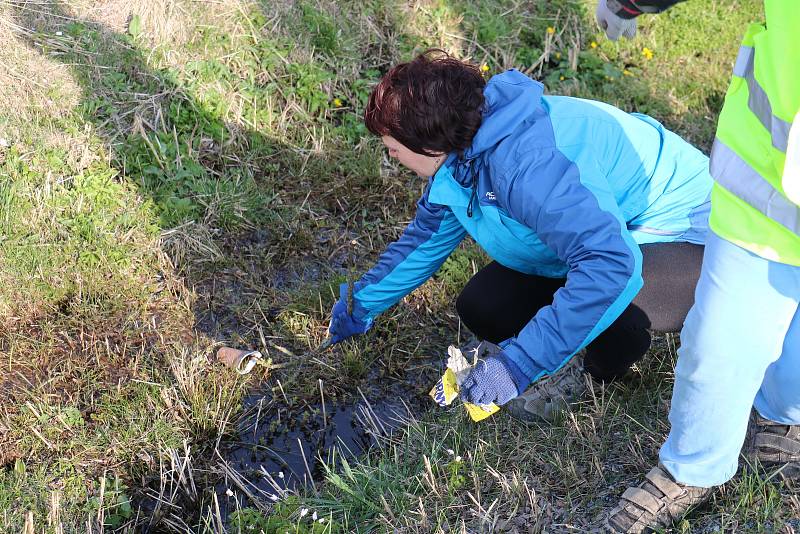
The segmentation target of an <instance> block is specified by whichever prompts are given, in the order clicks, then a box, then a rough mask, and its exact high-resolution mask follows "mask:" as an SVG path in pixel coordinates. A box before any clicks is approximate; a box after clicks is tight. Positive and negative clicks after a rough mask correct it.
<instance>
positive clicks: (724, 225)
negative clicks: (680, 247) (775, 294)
mask: <svg viewBox="0 0 800 534" xmlns="http://www.w3.org/2000/svg"><path fill="white" fill-rule="evenodd" d="M764 11H765V14H766V24H752V25H751V26H750V27H749V28H748V30H747V33H746V34H745V37H744V40H743V41H742V46H741V48H740V49H739V56H738V57H737V59H736V64H735V66H734V69H733V78H732V80H731V84H730V87H729V88H728V92H727V94H726V95H725V105H724V106H723V108H722V112H721V113H720V117H719V124H718V126H717V136H716V139H715V140H714V147H713V149H712V151H711V163H710V166H711V175H712V176H713V177H714V181H715V183H714V187H713V189H712V193H711V219H710V222H709V224H710V226H711V229H712V230H713V231H714V232H715V233H716V234H718V235H719V236H721V237H723V238H724V239H727V240H728V241H730V242H732V243H735V244H737V245H739V246H741V247H743V248H745V249H747V250H750V251H751V252H754V253H755V254H758V255H760V256H762V257H764V258H767V259H769V260H773V261H778V262H781V263H788V264H791V265H800V120H798V116H799V115H800V113H799V112H800V0H766V1H765V3H764Z"/></svg>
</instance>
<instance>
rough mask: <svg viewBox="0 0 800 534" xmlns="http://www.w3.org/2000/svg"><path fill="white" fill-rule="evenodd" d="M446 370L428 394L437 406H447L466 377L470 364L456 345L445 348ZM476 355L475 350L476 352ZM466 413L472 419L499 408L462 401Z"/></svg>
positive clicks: (480, 417)
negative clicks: (446, 356) (446, 355)
mask: <svg viewBox="0 0 800 534" xmlns="http://www.w3.org/2000/svg"><path fill="white" fill-rule="evenodd" d="M447 354H448V358H447V370H445V372H444V375H443V376H442V378H440V379H439V381H438V382H437V383H436V385H435V386H433V389H431V392H430V395H431V397H432V398H433V400H434V401H435V402H436V404H438V405H439V406H449V405H450V404H452V402H453V401H454V400H455V399H456V397H458V388H459V386H460V385H461V382H463V381H464V379H465V378H467V375H468V374H469V371H470V369H472V366H471V365H470V364H469V362H468V361H467V359H466V358H465V357H464V355H463V354H462V353H461V350H460V349H459V348H458V347H454V346H452V345H451V346H450V347H448V348H447ZM476 355H477V352H476ZM464 407H465V408H466V409H467V413H468V414H469V416H470V418H471V419H472V420H473V421H476V422H477V421H481V420H482V419H486V418H487V417H489V416H490V415H492V414H493V413H495V412H497V411H499V410H500V407H499V406H497V405H496V404H494V403H492V404H480V405H479V404H471V403H469V402H465V403H464Z"/></svg>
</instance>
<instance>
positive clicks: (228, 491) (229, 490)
mask: <svg viewBox="0 0 800 534" xmlns="http://www.w3.org/2000/svg"><path fill="white" fill-rule="evenodd" d="M225 495H227V496H228V497H233V492H232V491H231V489H230V488H228V489H226V490H225Z"/></svg>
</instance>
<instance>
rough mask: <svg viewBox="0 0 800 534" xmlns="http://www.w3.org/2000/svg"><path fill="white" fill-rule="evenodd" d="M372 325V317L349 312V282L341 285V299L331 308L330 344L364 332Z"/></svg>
mask: <svg viewBox="0 0 800 534" xmlns="http://www.w3.org/2000/svg"><path fill="white" fill-rule="evenodd" d="M371 326H372V319H367V320H362V319H359V318H357V317H355V310H353V314H352V315H351V314H349V313H347V284H342V285H341V286H339V300H337V301H336V304H334V305H333V310H331V324H330V326H329V327H328V332H329V334H330V344H334V343H338V342H340V341H343V340H345V339H347V338H349V337H351V336H354V335H356V334H363V333H364V332H366V331H367V330H369V329H370V327H371Z"/></svg>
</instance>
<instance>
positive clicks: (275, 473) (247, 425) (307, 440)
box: [216, 381, 432, 517]
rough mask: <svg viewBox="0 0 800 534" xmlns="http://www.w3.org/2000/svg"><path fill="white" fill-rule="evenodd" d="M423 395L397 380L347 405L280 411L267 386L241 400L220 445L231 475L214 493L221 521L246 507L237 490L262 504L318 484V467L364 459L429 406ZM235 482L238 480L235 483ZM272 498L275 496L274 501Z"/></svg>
mask: <svg viewBox="0 0 800 534" xmlns="http://www.w3.org/2000/svg"><path fill="white" fill-rule="evenodd" d="M429 401H430V399H425V398H424V390H421V389H420V388H418V387H414V386H412V385H410V384H409V383H407V382H404V381H397V382H396V383H394V384H392V385H391V386H390V387H389V388H388V389H383V390H381V389H379V388H374V389H372V390H368V391H364V392H362V391H360V390H359V393H358V395H357V400H355V399H354V400H353V401H352V402H349V403H338V404H329V403H327V402H326V405H325V409H324V410H323V408H322V404H321V403H320V404H306V405H302V406H298V407H287V405H286V403H285V402H284V400H283V399H282V398H281V397H277V398H276V397H274V393H273V391H272V389H270V388H264V389H262V390H256V391H254V392H253V393H252V394H251V395H249V396H248V397H247V398H246V399H245V401H244V410H243V415H242V417H240V419H239V422H238V429H237V430H238V431H237V435H236V436H235V439H231V440H229V441H227V442H223V443H221V444H220V453H221V455H222V457H223V458H224V460H225V462H226V463H227V468H228V469H230V470H233V471H234V472H235V474H236V476H235V477H231V476H226V477H225V479H224V480H222V481H221V482H220V483H219V484H218V485H217V487H216V493H217V497H218V500H219V503H220V507H221V509H222V513H223V517H225V515H226V514H229V513H230V512H232V511H234V510H236V509H237V508H240V507H245V506H248V505H250V504H251V503H250V499H249V497H248V496H247V495H246V492H245V491H243V490H242V488H241V485H242V484H241V480H246V481H247V483H246V484H245V486H246V487H247V490H248V491H249V492H250V493H251V494H254V495H256V496H257V497H258V498H260V499H261V500H263V501H266V502H269V501H270V500H272V499H274V498H275V497H277V496H279V495H281V494H282V493H283V490H290V491H291V490H297V489H301V488H303V487H308V486H311V485H312V480H313V481H314V483H318V482H320V481H322V480H323V479H324V476H325V468H324V464H327V465H329V466H333V467H334V468H335V467H336V466H337V465H338V461H337V460H336V459H337V458H343V457H344V458H348V459H352V458H354V457H357V456H359V455H360V454H363V453H364V452H365V451H366V450H367V449H369V447H370V446H372V445H374V444H375V443H376V441H378V440H380V439H382V437H385V436H388V435H390V434H391V433H392V431H393V430H394V429H395V428H397V426H398V425H401V424H402V423H403V421H404V420H407V419H408V414H409V411H410V412H411V413H413V414H415V415H419V414H420V413H422V412H423V411H425V410H427V409H430V408H431V406H432V402H429ZM234 478H239V482H238V483H237V481H235V480H234ZM273 496H275V497H273Z"/></svg>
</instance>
